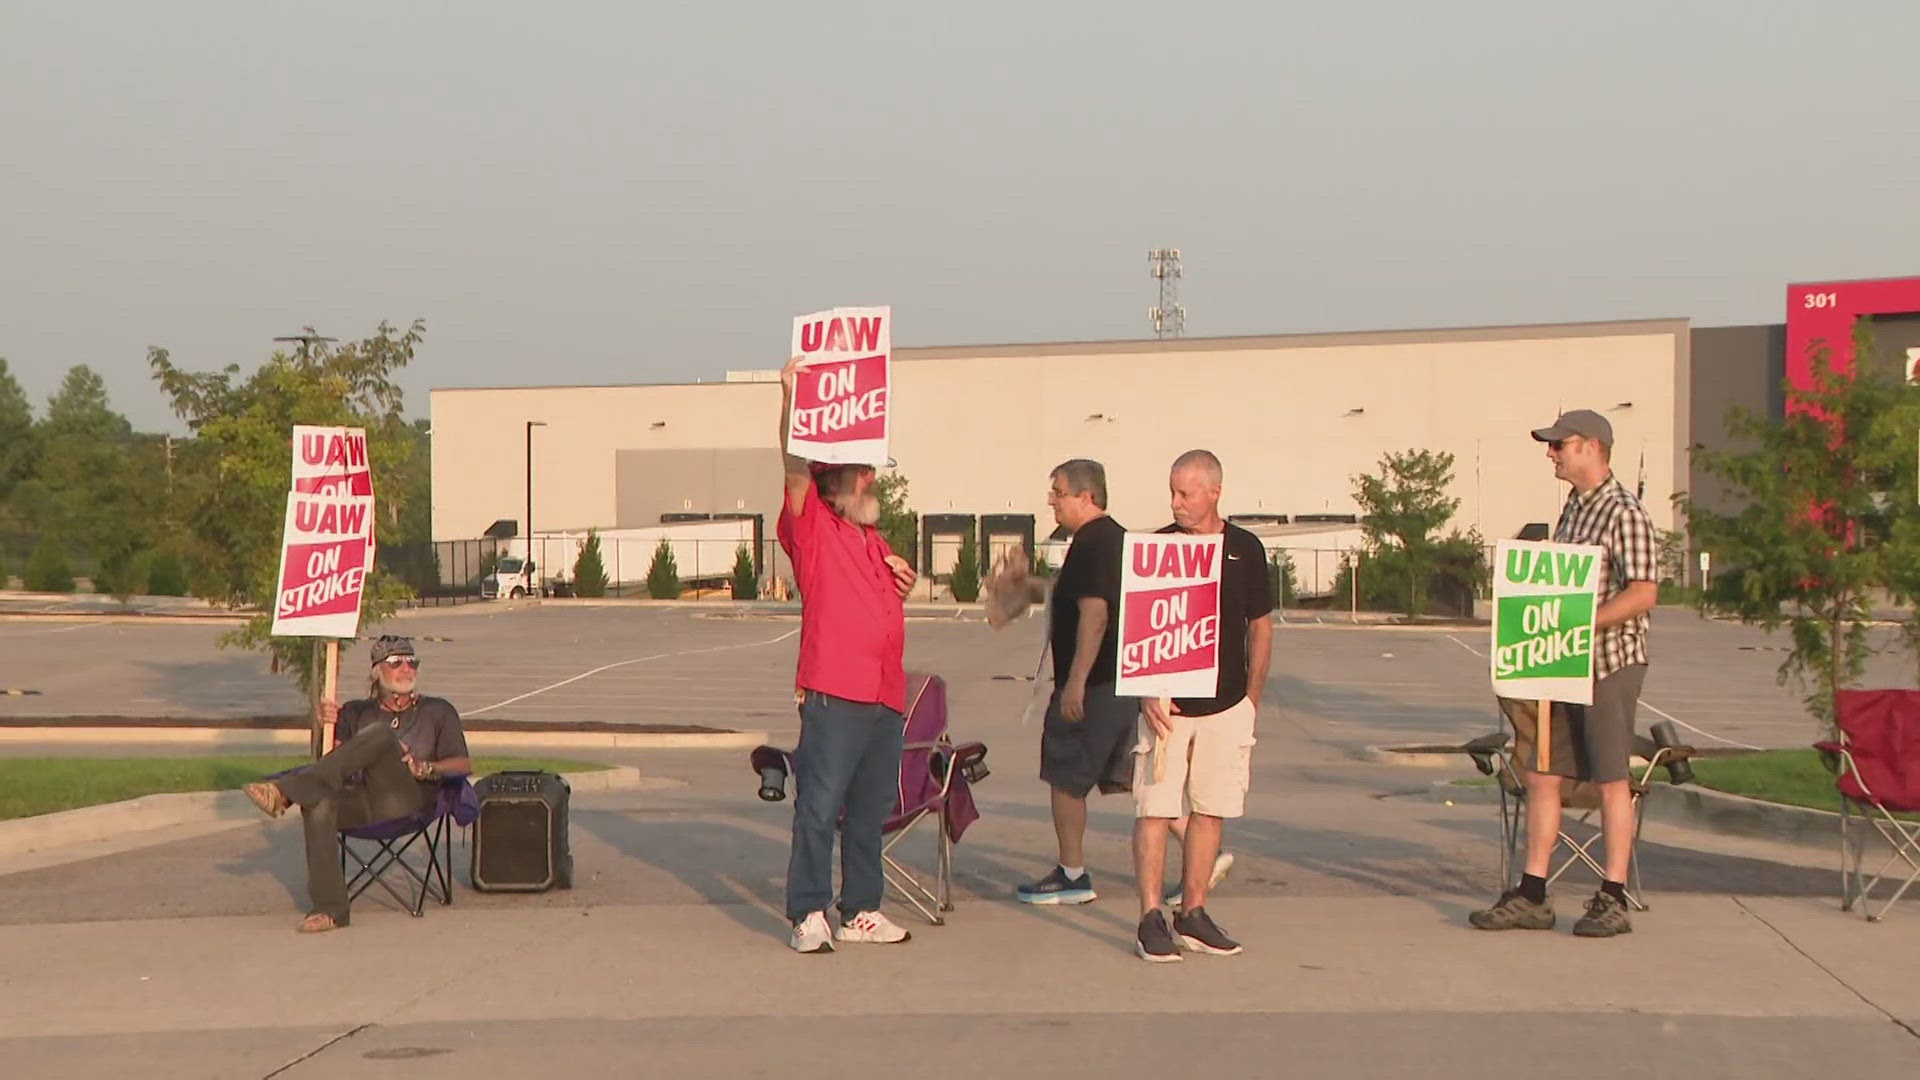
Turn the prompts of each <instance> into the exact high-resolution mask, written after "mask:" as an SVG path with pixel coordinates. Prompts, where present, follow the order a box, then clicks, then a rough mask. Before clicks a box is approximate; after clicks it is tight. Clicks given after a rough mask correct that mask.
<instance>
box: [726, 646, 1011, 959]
mask: <svg viewBox="0 0 1920 1080" xmlns="http://www.w3.org/2000/svg"><path fill="white" fill-rule="evenodd" d="M906 720H907V727H906V733H905V745H904V746H902V747H901V751H900V779H899V787H898V789H897V794H896V796H895V799H894V805H893V813H892V814H891V815H890V816H889V817H888V818H887V820H886V823H885V824H883V825H882V826H881V828H880V831H881V833H882V835H884V836H885V837H886V838H887V839H886V840H885V841H884V842H883V844H882V846H881V849H880V850H881V856H880V857H881V859H882V861H883V864H884V865H883V873H884V874H885V876H886V881H887V885H888V886H889V887H890V888H891V889H892V890H893V892H894V894H895V895H896V896H897V897H898V898H899V899H901V900H904V901H906V902H907V903H909V904H911V905H913V907H914V909H915V910H917V911H919V912H920V914H921V915H923V916H925V917H926V919H927V921H928V922H931V923H933V924H934V925H935V926H940V925H943V924H944V923H945V922H946V918H945V916H944V915H943V914H942V913H943V912H948V911H952V910H953V845H954V844H956V843H958V842H959V840H960V837H961V835H962V834H964V833H965V832H966V831H967V826H969V825H971V824H973V823H974V822H975V821H976V820H978V819H979V817H980V811H979V810H978V809H977V808H976V807H975V806H974V802H973V787H972V785H974V784H976V783H979V782H980V781H982V780H984V779H986V778H987V776H988V771H987V766H986V756H987V747H986V744H984V743H977V742H971V743H962V744H960V745H958V746H956V745H954V742H953V738H952V736H951V735H950V734H949V733H948V731H947V681H946V680H945V679H943V678H941V677H940V676H938V675H923V674H909V675H908V676H907V718H906ZM750 760H751V762H752V765H753V770H754V772H755V773H757V774H759V776H760V797H761V798H762V799H765V800H766V801H768V802H779V801H780V800H782V799H784V798H786V797H787V786H786V785H787V777H788V776H791V775H792V774H793V770H794V764H793V756H792V754H791V753H790V752H789V751H786V750H782V749H779V748H778V747H773V746H761V747H757V748H755V749H754V751H753V753H752V755H751V758H750ZM929 818H931V819H933V820H934V822H935V827H936V829H937V830H938V836H937V838H936V840H935V850H934V866H933V870H932V871H931V877H932V880H931V882H930V883H929V882H927V881H923V880H922V877H921V876H920V875H916V874H915V873H914V872H913V871H912V870H910V869H908V867H907V866H906V865H905V864H904V863H902V862H901V861H900V860H899V859H896V858H895V857H894V851H895V848H896V847H898V845H899V844H900V842H901V841H902V840H904V839H906V837H907V835H908V834H909V833H911V832H912V831H913V829H914V827H915V826H917V825H919V824H920V823H921V822H922V821H924V820H927V819H929ZM927 873H928V871H925V870H923V871H921V874H922V875H925V874H927Z"/></svg>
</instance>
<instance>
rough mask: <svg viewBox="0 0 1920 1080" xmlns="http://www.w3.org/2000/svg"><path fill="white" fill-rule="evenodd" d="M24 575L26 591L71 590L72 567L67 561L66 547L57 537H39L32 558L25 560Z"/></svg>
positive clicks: (55, 591) (68, 591)
mask: <svg viewBox="0 0 1920 1080" xmlns="http://www.w3.org/2000/svg"><path fill="white" fill-rule="evenodd" d="M25 577H26V586H27V591H28V592H47V593H70V592H72V591H73V587H74V583H73V567H72V566H71V565H70V564H69V563H68V562H67V551H66V547H65V546H64V545H63V544H61V542H60V540H59V539H58V538H57V537H54V536H51V535H47V536H42V537H41V538H40V544H39V546H37V547H35V548H34V549H33V558H31V559H28V560H27V572H26V575H25Z"/></svg>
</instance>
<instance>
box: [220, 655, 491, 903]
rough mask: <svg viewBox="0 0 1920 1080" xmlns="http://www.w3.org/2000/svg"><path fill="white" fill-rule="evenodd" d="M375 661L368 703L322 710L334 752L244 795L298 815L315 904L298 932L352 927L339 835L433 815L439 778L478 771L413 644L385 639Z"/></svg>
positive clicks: (273, 811)
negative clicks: (422, 681)
mask: <svg viewBox="0 0 1920 1080" xmlns="http://www.w3.org/2000/svg"><path fill="white" fill-rule="evenodd" d="M372 656H373V679H372V685H371V687H370V688H369V693H368V696H367V697H365V698H363V699H361V700H359V701H349V702H347V703H346V704H345V705H336V704H335V703H334V702H331V701H329V702H325V703H323V704H322V706H321V708H322V711H323V718H324V719H325V720H327V721H328V722H329V723H331V724H332V725H333V727H334V747H333V750H332V752H330V753H328V754H327V756H325V757H323V758H321V759H320V760H319V761H316V762H314V763H313V764H311V765H307V766H303V767H301V768H299V769H295V770H293V771H291V772H289V773H287V774H285V775H283V776H280V777H277V778H275V779H270V780H262V781H260V782H259V783H254V784H248V785H246V793H247V797H248V798H250V799H252V800H253V801H254V804H255V805H257V806H259V807H260V809H262V810H264V811H266V812H267V814H268V815H269V816H272V817H279V816H280V815H281V814H282V813H284V812H285V811H286V809H287V807H288V806H289V805H292V804H296V803H297V804H299V806H300V815H301V825H302V831H303V832H304V833H305V834H306V842H307V892H308V895H309V897H310V898H311V900H312V905H311V908H310V910H309V911H308V913H307V917H306V918H305V919H303V920H301V923H300V926H299V930H300V932H301V933H303V934H315V933H321V932H324V931H327V930H337V929H339V928H340V927H343V926H345V925H347V919H348V914H349V913H348V910H347V907H348V902H347V883H346V874H345V872H344V870H343V869H342V867H341V865H340V862H341V859H340V843H341V841H340V830H341V829H353V828H359V827H361V826H364V825H372V824H375V823H376V822H382V821H392V820H394V819H396V818H404V817H409V816H411V815H413V814H417V813H420V812H421V811H423V810H426V809H427V808H429V807H431V806H432V805H433V803H434V799H435V798H436V797H437V796H438V793H439V785H440V778H441V777H443V776H464V775H466V774H467V773H469V772H471V771H472V770H473V761H472V759H471V758H470V757H468V755H467V736H466V732H465V731H463V730H462V729H461V727H460V714H459V713H458V712H456V711H455V710H454V707H453V705H452V704H451V703H449V702H448V701H446V700H445V699H444V698H437V697H423V696H422V695H421V694H420V691H419V678H420V658H419V657H418V656H416V655H415V654H414V651H413V642H412V641H410V640H408V639H406V638H403V637H382V638H380V639H379V640H377V641H375V642H374V643H373V653H372Z"/></svg>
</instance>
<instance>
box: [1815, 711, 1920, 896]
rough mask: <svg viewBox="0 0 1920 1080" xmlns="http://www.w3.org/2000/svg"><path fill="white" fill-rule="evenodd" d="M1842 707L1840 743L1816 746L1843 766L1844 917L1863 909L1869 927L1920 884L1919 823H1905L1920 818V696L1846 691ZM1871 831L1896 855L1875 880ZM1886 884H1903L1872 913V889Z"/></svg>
mask: <svg viewBox="0 0 1920 1080" xmlns="http://www.w3.org/2000/svg"><path fill="white" fill-rule="evenodd" d="M1838 706H1839V712H1838V715H1836V716H1835V717H1834V721H1835V724H1836V726H1837V727H1838V728H1839V729H1840V738H1839V739H1838V740H1833V741H1826V742H1817V743H1814V744H1813V747H1814V749H1816V750H1819V751H1820V752H1821V753H1823V754H1827V755H1830V758H1831V759H1833V760H1836V761H1837V763H1838V765H1839V771H1838V773H1837V775H1836V776H1835V777H1834V784H1835V786H1836V787H1838V788H1839V790H1840V910H1842V911H1852V910H1853V906H1854V905H1855V904H1856V903H1857V904H1859V905H1860V911H1861V913H1862V914H1864V915H1866V917H1867V921H1868V922H1879V921H1880V920H1881V918H1882V917H1884V916H1885V915H1886V913H1887V911H1888V910H1889V909H1891V908H1892V907H1893V905H1894V904H1895V903H1897V902H1898V901H1899V899H1900V898H1901V897H1902V896H1904V895H1906V891H1907V890H1908V889H1909V888H1912V886H1913V883H1914V881H1915V880H1916V879H1920V821H1913V820H1906V819H1902V818H1901V817H1899V816H1898V815H1900V814H1914V813H1920V690H1842V691H1841V692H1840V694H1839V702H1838ZM1856 818H1858V819H1859V821H1858V823H1856V822H1855V819H1856ZM1869 825H1870V826H1872V827H1873V829H1874V831H1876V832H1878V833H1879V834H1880V837H1881V839H1883V840H1885V841H1886V842H1887V845H1888V847H1889V848H1890V849H1891V850H1890V851H1889V852H1888V854H1887V858H1886V861H1885V862H1883V863H1881V864H1880V868H1879V869H1878V870H1876V871H1874V873H1873V876H1872V877H1871V878H1869V877H1868V876H1867V872H1866V860H1867V854H1866V850H1865V847H1866V841H1867V840H1868V839H1870V836H1871V834H1869V833H1868V831H1867V826H1869ZM1901 865H1904V866H1905V871H1904V872H1905V874H1906V876H1905V877H1904V878H1903V877H1899V876H1898V875H1899V874H1900V873H1902V870H1901V869H1900V866H1901ZM1883 881H1885V882H1887V883H1888V884H1889V885H1892V884H1895V883H1896V882H1897V883H1898V884H1897V887H1896V888H1894V890H1893V894H1892V895H1891V896H1888V897H1887V898H1886V900H1885V901H1884V902H1883V903H1882V904H1881V905H1880V910H1878V911H1873V910H1871V903H1870V901H1871V899H1872V895H1873V890H1874V889H1875V888H1877V887H1878V886H1879V885H1880V883H1881V882H1883Z"/></svg>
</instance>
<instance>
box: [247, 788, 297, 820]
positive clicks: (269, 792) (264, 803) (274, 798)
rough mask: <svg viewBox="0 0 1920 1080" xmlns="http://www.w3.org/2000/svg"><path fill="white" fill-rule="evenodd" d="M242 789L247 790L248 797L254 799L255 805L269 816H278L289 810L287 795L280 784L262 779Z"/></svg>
mask: <svg viewBox="0 0 1920 1080" xmlns="http://www.w3.org/2000/svg"><path fill="white" fill-rule="evenodd" d="M240 790H242V791H244V792H246V793H247V798H249V799H252V800H253V805H255V806H257V807H259V808H260V809H261V811H262V812H264V813H265V814H266V815H267V816H268V817H272V818H277V817H279V816H280V815H281V814H284V813H286V811H287V806H288V805H289V804H288V802H287V796H286V793H285V792H283V791H281V790H280V785H278V784H275V783H273V782H271V781H268V780H262V781H260V782H259V783H257V784H247V785H245V786H244V787H242V788H241V789H240Z"/></svg>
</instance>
